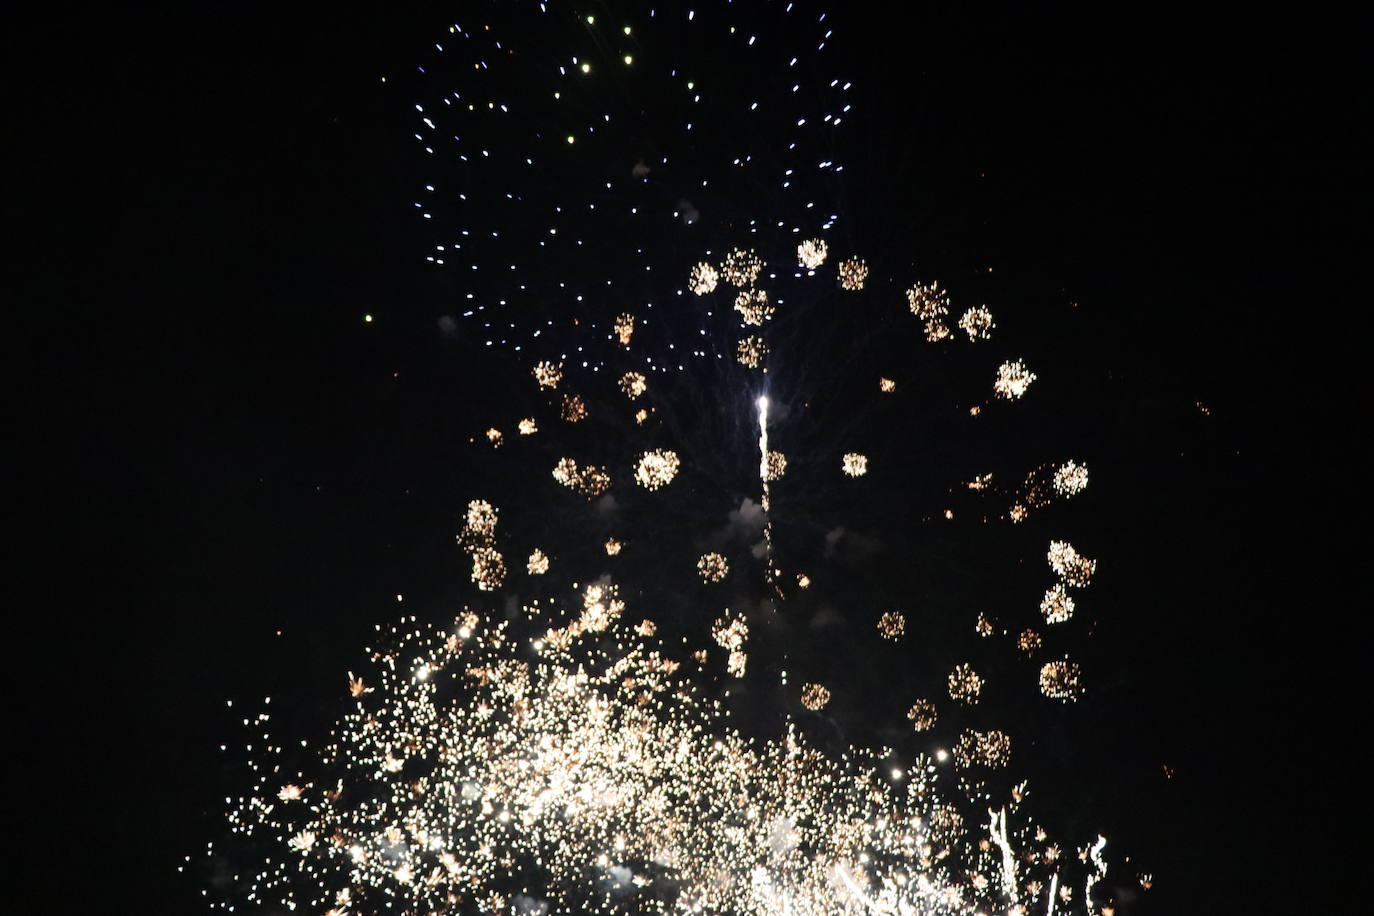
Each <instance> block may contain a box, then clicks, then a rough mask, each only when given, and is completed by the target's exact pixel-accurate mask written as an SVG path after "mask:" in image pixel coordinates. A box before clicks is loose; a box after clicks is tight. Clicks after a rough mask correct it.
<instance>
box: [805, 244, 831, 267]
mask: <svg viewBox="0 0 1374 916" xmlns="http://www.w3.org/2000/svg"><path fill="white" fill-rule="evenodd" d="M828 253H829V248H828V247H827V246H826V244H825V239H807V240H806V241H804V242H802V243H801V244H800V245H798V246H797V264H799V265H800V266H802V267H804V268H806V269H807V270H815V269H816V268H817V267H820V266H821V265H822V264H824V263H825V256H826V254H828Z"/></svg>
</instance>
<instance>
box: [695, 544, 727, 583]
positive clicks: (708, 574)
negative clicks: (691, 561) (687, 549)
mask: <svg viewBox="0 0 1374 916" xmlns="http://www.w3.org/2000/svg"><path fill="white" fill-rule="evenodd" d="M697 572H698V573H699V574H700V575H701V581H702V582H707V583H712V582H721V581H723V580H724V579H725V577H726V576H727V575H729V573H730V564H729V562H728V561H727V560H726V559H725V557H723V556H722V555H720V554H718V553H716V552H715V551H712V552H711V553H704V554H702V555H701V559H700V560H697Z"/></svg>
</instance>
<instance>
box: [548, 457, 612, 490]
mask: <svg viewBox="0 0 1374 916" xmlns="http://www.w3.org/2000/svg"><path fill="white" fill-rule="evenodd" d="M553 479H554V480H556V481H558V482H559V483H560V484H562V485H563V486H565V487H567V488H568V489H569V490H574V491H576V492H578V493H581V494H582V495H583V496H585V497H587V498H588V499H594V498H595V497H597V496H600V495H601V494H602V493H605V492H606V491H607V490H608V489H610V486H611V475H610V474H608V473H607V472H606V469H605V468H603V467H598V466H596V465H594V464H588V465H582V466H580V467H579V466H578V464H577V462H576V461H574V460H573V459H571V458H560V459H559V461H558V464H557V465H555V466H554V469H553Z"/></svg>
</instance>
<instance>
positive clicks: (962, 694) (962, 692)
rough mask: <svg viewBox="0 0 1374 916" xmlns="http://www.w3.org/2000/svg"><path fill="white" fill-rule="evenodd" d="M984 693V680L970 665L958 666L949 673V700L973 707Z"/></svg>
mask: <svg viewBox="0 0 1374 916" xmlns="http://www.w3.org/2000/svg"><path fill="white" fill-rule="evenodd" d="M982 692H983V679H982V678H981V677H979V676H978V674H977V672H975V671H974V670H973V668H972V667H970V666H969V665H958V666H956V667H955V669H954V670H953V671H951V672H950V673H949V698H950V699H951V700H957V701H958V702H960V703H968V704H969V705H972V704H974V703H977V702H978V697H979V696H980V695H981V694H982Z"/></svg>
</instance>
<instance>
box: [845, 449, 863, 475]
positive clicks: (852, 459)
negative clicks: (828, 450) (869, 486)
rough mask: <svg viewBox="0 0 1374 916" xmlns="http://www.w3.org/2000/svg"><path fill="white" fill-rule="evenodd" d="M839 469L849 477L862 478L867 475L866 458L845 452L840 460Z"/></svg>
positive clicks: (855, 453)
mask: <svg viewBox="0 0 1374 916" xmlns="http://www.w3.org/2000/svg"><path fill="white" fill-rule="evenodd" d="M840 467H841V469H843V471H844V472H845V474H846V475H848V476H850V477H862V476H864V475H865V474H867V473H868V456H867V455H861V454H859V453H858V452H846V453H845V455H844V457H843V458H841V459H840Z"/></svg>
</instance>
